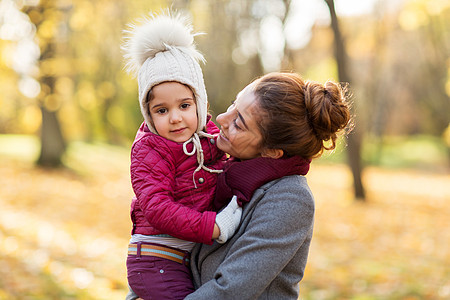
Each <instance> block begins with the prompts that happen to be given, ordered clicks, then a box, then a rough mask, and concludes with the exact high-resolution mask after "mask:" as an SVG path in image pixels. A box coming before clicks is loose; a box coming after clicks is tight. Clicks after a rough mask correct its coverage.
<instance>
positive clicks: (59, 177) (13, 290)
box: [0, 136, 450, 300]
mask: <svg viewBox="0 0 450 300" xmlns="http://www.w3.org/2000/svg"><path fill="white" fill-rule="evenodd" d="M399 143H400V144H403V143H402V142H399ZM423 143H425V142H423V141H422V142H418V144H419V145H420V144H423ZM405 147H406V146H405ZM386 149H387V148H386ZM433 149H434V146H433ZM38 151H39V148H38V143H37V140H35V139H33V138H31V139H30V138H24V137H21V136H12V137H11V136H0V176H1V178H2V179H1V181H0V205H1V207H2V209H1V210H0V299H12V300H16V299H17V300H18V299H124V297H125V294H126V289H127V288H126V270H125V257H126V253H125V252H126V245H127V243H128V239H129V234H130V229H131V224H130V221H129V216H128V215H129V203H130V199H131V195H132V191H131V188H130V182H129V175H128V165H129V152H128V149H123V148H117V147H113V146H109V145H103V144H96V145H89V144H85V143H72V144H71V145H70V147H69V149H68V151H67V153H66V156H65V158H64V162H65V164H66V166H68V167H67V168H61V169H54V170H52V169H40V168H36V167H35V166H34V164H33V161H34V159H35V158H36V157H37V154H38ZM383 151H386V150H383ZM394 152H396V153H400V151H399V150H395V151H394ZM400 156H401V155H400ZM420 165H421V164H417V162H414V164H413V166H411V165H409V164H406V166H408V168H406V169H405V168H399V167H397V166H396V167H389V168H386V167H383V168H380V167H378V166H376V167H374V166H372V167H368V168H366V170H365V172H364V176H363V180H364V183H365V185H366V190H367V202H366V203H357V202H354V201H353V198H352V192H351V191H352V188H351V187H352V183H351V175H350V172H349V170H348V168H347V167H346V166H345V165H342V164H339V163H337V162H333V163H332V164H330V162H328V161H327V160H325V162H321V163H313V166H312V169H311V171H310V173H309V174H308V175H307V178H308V182H309V184H310V186H311V189H312V190H313V193H314V195H315V198H316V222H315V230H314V237H313V243H312V245H311V250H310V257H309V260H308V265H307V269H306V273H305V277H304V279H303V281H302V282H301V284H300V291H301V299H305V300H332V299H333V300H334V299H354V300H378V299H380V300H381V299H383V300H384V299H388V300H400V299H401V300H405V299H406V300H414V299H417V300H419V299H428V300H435V299H436V300H441V299H448V298H450V271H449V269H448V265H450V248H449V243H448V241H449V240H450V227H449V223H448V216H449V215H450V202H449V201H448V200H449V199H450V190H449V189H448V186H449V183H450V175H449V173H448V172H442V171H441V169H439V168H437V169H436V170H438V171H437V172H432V171H430V170H432V169H429V170H428V172H423V171H422V170H421V169H418V168H417V166H420Z"/></svg>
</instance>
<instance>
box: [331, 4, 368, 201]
mask: <svg viewBox="0 0 450 300" xmlns="http://www.w3.org/2000/svg"><path fill="white" fill-rule="evenodd" d="M325 2H326V3H327V5H328V8H329V10H330V16H331V27H332V29H333V33H334V46H335V52H334V53H335V57H336V62H337V66H338V76H339V81H340V82H347V83H350V82H351V80H350V76H349V74H348V65H347V64H348V62H347V61H348V59H347V58H348V56H347V53H346V52H345V46H344V41H343V39H342V35H341V31H340V29H339V23H338V19H337V16H336V10H335V8H334V0H325ZM353 115H354V113H353ZM347 143H348V147H347V156H348V163H349V165H350V168H351V170H352V174H353V183H354V194H355V198H356V199H357V200H362V201H364V199H365V191H364V187H363V183H362V180H361V173H362V164H361V134H359V130H358V127H357V126H355V128H354V130H353V132H352V133H350V134H349V135H348V138H347Z"/></svg>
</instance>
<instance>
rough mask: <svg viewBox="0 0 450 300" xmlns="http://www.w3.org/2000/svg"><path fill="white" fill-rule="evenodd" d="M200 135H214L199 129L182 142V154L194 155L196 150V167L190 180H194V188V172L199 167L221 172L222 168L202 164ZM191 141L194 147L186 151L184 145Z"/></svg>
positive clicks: (203, 159) (209, 136)
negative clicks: (216, 168) (211, 167)
mask: <svg viewBox="0 0 450 300" xmlns="http://www.w3.org/2000/svg"><path fill="white" fill-rule="evenodd" d="M200 137H206V138H214V136H213V135H212V134H209V133H206V132H204V131H199V132H198V133H197V132H195V133H194V134H193V135H192V137H191V138H190V139H188V140H187V141H186V142H184V143H183V152H184V154H186V155H189V156H192V155H194V153H195V152H197V162H198V167H197V168H196V169H195V171H194V173H193V174H192V181H193V182H194V186H195V188H197V184H196V183H195V173H197V172H198V171H200V169H203V170H205V171H208V172H210V173H222V172H223V170H214V169H210V168H208V167H207V166H205V165H204V164H203V163H204V162H205V158H204V155H203V149H202V144H201V142H200ZM191 142H192V144H193V145H194V147H193V148H192V151H191V152H189V151H187V148H186V145H187V144H189V143H191Z"/></svg>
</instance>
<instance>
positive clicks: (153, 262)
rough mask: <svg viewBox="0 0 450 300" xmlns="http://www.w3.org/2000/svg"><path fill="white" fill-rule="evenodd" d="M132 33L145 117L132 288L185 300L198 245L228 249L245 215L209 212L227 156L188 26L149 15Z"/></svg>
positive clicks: (128, 52) (136, 185)
mask: <svg viewBox="0 0 450 300" xmlns="http://www.w3.org/2000/svg"><path fill="white" fill-rule="evenodd" d="M127 33H128V34H129V36H128V37H127V40H126V43H125V45H124V50H125V58H126V59H127V68H128V70H129V71H133V72H134V73H135V74H137V77H138V85H139V102H140V108H141V112H142V114H143V117H144V122H143V123H142V125H141V126H140V128H139V130H138V132H137V134H136V138H135V141H134V143H133V146H132V149H131V168H130V169H131V183H132V187H133V190H134V193H135V197H134V198H133V200H132V204H131V220H132V222H133V229H132V237H131V240H130V245H129V247H128V258H127V271H128V283H129V285H130V287H131V290H132V292H134V293H135V294H136V295H137V296H139V297H140V298H143V299H184V297H185V296H186V295H188V294H189V293H191V292H192V291H193V290H194V289H193V284H192V280H191V272H190V269H189V255H190V251H191V250H192V247H193V246H194V243H195V242H197V243H205V244H212V242H213V240H214V239H217V241H219V242H221V243H224V242H225V241H226V240H227V239H228V237H230V236H231V235H233V233H234V231H235V230H236V227H237V226H238V224H239V221H240V216H241V215H240V214H241V208H239V207H238V205H237V203H236V201H233V202H232V203H231V204H230V205H228V206H227V207H226V208H225V209H224V210H223V211H221V212H220V213H219V214H217V215H216V213H215V212H213V211H208V210H209V209H211V203H212V200H213V198H214V191H215V186H216V181H217V173H220V172H221V169H222V167H223V163H224V158H225V156H224V153H223V152H222V151H220V150H218V148H217V147H216V145H215V144H216V137H217V134H218V132H219V130H218V128H217V127H216V126H215V125H214V123H213V122H212V121H210V116H208V115H207V108H208V107H207V96H206V90H205V85H204V81H203V74H202V71H201V68H200V65H199V61H203V60H204V59H203V57H202V55H201V54H200V53H199V52H198V51H197V50H196V49H195V46H194V44H193V41H194V39H193V38H194V35H193V34H192V27H191V26H190V25H189V23H188V21H187V19H186V18H183V17H181V16H180V15H177V16H172V15H170V13H166V14H162V15H160V16H155V15H151V16H150V18H148V19H146V20H145V21H144V22H143V24H142V25H141V26H132V27H131V30H130V31H128V32H127ZM132 292H130V293H132ZM130 298H133V297H130Z"/></svg>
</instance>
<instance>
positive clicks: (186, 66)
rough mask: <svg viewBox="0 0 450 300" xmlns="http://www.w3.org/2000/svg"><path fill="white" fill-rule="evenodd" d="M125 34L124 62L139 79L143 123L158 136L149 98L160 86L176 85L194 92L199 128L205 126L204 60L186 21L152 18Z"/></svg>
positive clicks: (171, 17) (166, 15)
mask: <svg viewBox="0 0 450 300" xmlns="http://www.w3.org/2000/svg"><path fill="white" fill-rule="evenodd" d="M130 27H131V29H130V30H128V31H125V33H126V35H127V36H126V37H125V44H124V46H123V50H125V55H124V57H125V59H126V60H127V65H126V68H127V70H128V71H129V72H131V73H134V75H137V76H138V86H139V103H140V107H141V112H142V115H143V116H144V120H145V122H146V124H147V126H148V128H149V129H150V131H151V132H153V133H155V134H157V132H156V130H155V128H154V126H153V125H152V122H151V117H150V112H149V109H148V103H146V102H147V101H146V98H147V94H148V92H149V91H150V90H151V89H152V88H153V87H154V86H155V85H157V84H159V83H162V82H165V81H177V82H180V83H183V84H186V85H188V86H189V87H190V88H191V89H192V90H193V92H194V95H195V100H196V106H197V117H198V127H197V132H200V131H202V130H203V129H204V128H205V126H206V118H207V110H208V100H207V96H206V89H205V83H204V81H203V73H202V70H201V68H200V65H199V62H200V61H201V62H204V61H205V60H204V58H203V56H202V54H201V53H199V52H198V51H197V50H196V48H195V45H194V36H196V35H197V34H193V33H192V25H191V24H190V21H189V19H188V18H187V17H184V16H182V15H181V14H171V13H170V12H169V11H165V12H163V13H162V14H161V15H154V14H150V17H148V18H145V19H144V20H143V22H142V24H141V25H139V26H137V25H130Z"/></svg>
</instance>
